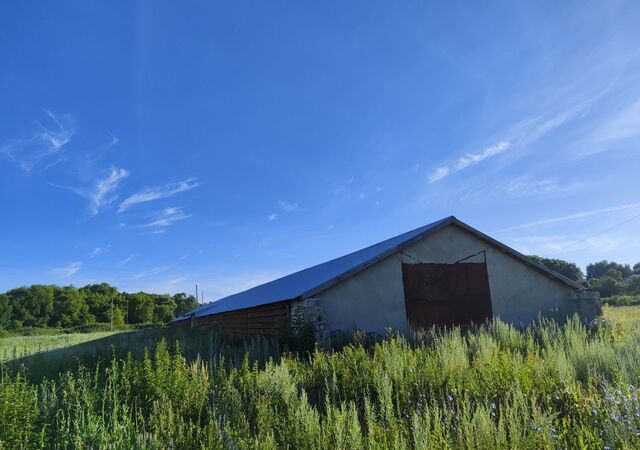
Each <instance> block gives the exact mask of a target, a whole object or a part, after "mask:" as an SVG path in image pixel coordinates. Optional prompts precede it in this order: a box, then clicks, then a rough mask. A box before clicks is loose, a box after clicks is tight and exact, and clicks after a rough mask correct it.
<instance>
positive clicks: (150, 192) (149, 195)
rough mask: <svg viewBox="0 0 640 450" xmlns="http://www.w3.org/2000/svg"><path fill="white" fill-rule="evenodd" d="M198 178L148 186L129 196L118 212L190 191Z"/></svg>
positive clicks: (195, 185) (196, 183) (196, 184)
mask: <svg viewBox="0 0 640 450" xmlns="http://www.w3.org/2000/svg"><path fill="white" fill-rule="evenodd" d="M199 184H200V183H198V179H197V178H195V177H191V178H187V179H186V180H183V181H178V182H177V183H169V184H165V185H163V186H155V187H147V188H144V189H143V190H141V191H140V192H137V193H135V194H133V195H131V196H129V197H127V198H126V199H125V200H124V201H123V202H122V203H120V207H119V208H118V212H122V211H124V210H126V209H127V208H129V207H131V206H133V205H136V204H139V203H145V202H151V201H153V200H159V199H161V198H169V197H172V196H174V195H176V194H178V193H180V192H184V191H188V190H190V189H193V188H195V187H197V186H198V185H199Z"/></svg>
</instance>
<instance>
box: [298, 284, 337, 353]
mask: <svg viewBox="0 0 640 450" xmlns="http://www.w3.org/2000/svg"><path fill="white" fill-rule="evenodd" d="M291 315H292V316H294V315H300V316H301V317H302V318H303V319H304V321H305V322H306V323H308V324H311V325H313V330H314V334H315V338H316V342H317V343H318V345H320V347H323V348H328V347H330V346H331V334H330V331H329V323H328V322H327V316H326V315H325V313H324V308H323V307H322V301H321V300H320V299H319V298H314V297H311V298H305V299H303V300H299V301H296V302H292V303H291Z"/></svg>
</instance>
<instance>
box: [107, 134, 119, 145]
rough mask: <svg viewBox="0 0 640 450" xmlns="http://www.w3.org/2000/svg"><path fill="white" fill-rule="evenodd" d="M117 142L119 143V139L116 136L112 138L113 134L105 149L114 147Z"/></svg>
mask: <svg viewBox="0 0 640 450" xmlns="http://www.w3.org/2000/svg"><path fill="white" fill-rule="evenodd" d="M118 142H120V139H118V136H114V135H113V134H111V142H109V143H108V144H107V147H113V146H114V145H117V144H118Z"/></svg>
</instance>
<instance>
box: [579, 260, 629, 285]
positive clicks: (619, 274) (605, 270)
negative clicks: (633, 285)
mask: <svg viewBox="0 0 640 450" xmlns="http://www.w3.org/2000/svg"><path fill="white" fill-rule="evenodd" d="M633 267H634V269H635V268H638V269H640V263H637V264H635V265H634V266H633ZM634 269H632V268H631V266H629V264H618V263H617V262H613V261H606V260H604V261H599V262H596V263H592V264H589V265H588V266H587V281H591V280H595V279H596V278H602V277H604V276H605V275H609V276H611V277H613V278H617V279H620V281H622V280H624V279H625V278H627V277H629V276H631V275H632V274H633V270H634Z"/></svg>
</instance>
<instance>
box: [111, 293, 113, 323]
mask: <svg viewBox="0 0 640 450" xmlns="http://www.w3.org/2000/svg"><path fill="white" fill-rule="evenodd" d="M111 331H113V295H112V296H111Z"/></svg>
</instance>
